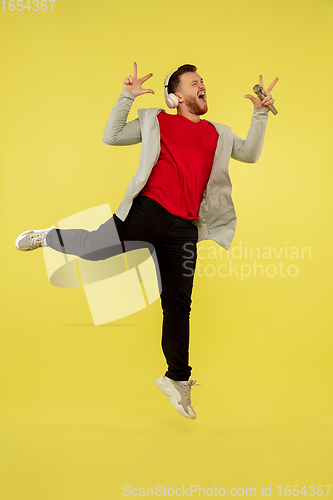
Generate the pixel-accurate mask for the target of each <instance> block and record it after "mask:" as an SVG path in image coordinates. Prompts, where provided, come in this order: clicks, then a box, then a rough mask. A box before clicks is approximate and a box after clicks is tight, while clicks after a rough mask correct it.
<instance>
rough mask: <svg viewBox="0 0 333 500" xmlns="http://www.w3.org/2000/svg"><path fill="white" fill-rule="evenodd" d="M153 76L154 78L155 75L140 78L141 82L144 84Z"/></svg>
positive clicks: (150, 74)
mask: <svg viewBox="0 0 333 500" xmlns="http://www.w3.org/2000/svg"><path fill="white" fill-rule="evenodd" d="M152 76H153V73H149V75H146V76H143V77H142V78H140V82H141V83H144V82H146V81H147V80H149V78H151V77H152Z"/></svg>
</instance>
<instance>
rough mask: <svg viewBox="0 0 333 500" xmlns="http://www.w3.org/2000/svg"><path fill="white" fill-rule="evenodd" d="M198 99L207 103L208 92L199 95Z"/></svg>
mask: <svg viewBox="0 0 333 500" xmlns="http://www.w3.org/2000/svg"><path fill="white" fill-rule="evenodd" d="M198 97H199V99H200V100H201V101H203V102H206V92H204V91H201V92H200V93H199V94H198Z"/></svg>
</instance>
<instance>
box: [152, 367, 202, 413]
mask: <svg viewBox="0 0 333 500" xmlns="http://www.w3.org/2000/svg"><path fill="white" fill-rule="evenodd" d="M156 384H157V387H158V388H159V389H160V390H161V391H162V392H163V394H165V396H166V397H167V398H168V399H170V401H171V403H172V404H173V406H174V408H175V409H176V410H177V411H178V412H179V413H180V414H181V415H183V416H184V417H187V418H192V419H194V418H196V416H197V415H196V413H195V411H194V410H193V408H192V405H191V389H192V385H199V384H196V380H185V381H184V382H183V381H181V382H179V381H177V380H172V379H171V378H169V377H166V376H165V375H164V376H163V377H159V378H158V379H156Z"/></svg>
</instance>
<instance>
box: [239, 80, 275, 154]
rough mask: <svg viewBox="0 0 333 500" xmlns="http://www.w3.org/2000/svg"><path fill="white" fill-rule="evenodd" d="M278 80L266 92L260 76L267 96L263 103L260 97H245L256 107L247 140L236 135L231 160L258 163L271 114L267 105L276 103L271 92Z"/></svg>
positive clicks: (260, 82)
mask: <svg viewBox="0 0 333 500" xmlns="http://www.w3.org/2000/svg"><path fill="white" fill-rule="evenodd" d="M278 79H279V78H275V79H274V80H273V82H272V83H271V84H270V86H269V87H268V89H267V91H266V90H265V87H264V82H263V78H262V75H260V76H259V84H260V85H261V86H262V87H263V89H264V91H265V94H266V97H265V99H264V100H263V101H261V99H260V98H259V97H254V96H252V95H250V94H246V95H245V96H244V97H246V98H247V99H250V100H251V101H252V103H253V106H254V110H253V116H252V121H251V125H250V129H249V132H248V134H247V137H246V139H245V140H244V139H241V138H240V137H238V136H237V135H235V134H234V143H233V149H232V153H231V158H233V159H235V160H239V161H243V162H246V163H255V162H256V161H258V159H259V157H260V154H261V151H262V147H263V144H264V137H265V131H266V125H267V119H268V113H269V109H268V107H267V105H268V104H273V103H274V99H273V97H272V95H271V93H270V92H271V90H272V89H273V87H274V85H275V84H276V82H277V81H278Z"/></svg>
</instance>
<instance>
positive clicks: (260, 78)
mask: <svg viewBox="0 0 333 500" xmlns="http://www.w3.org/2000/svg"><path fill="white" fill-rule="evenodd" d="M259 85H260V86H261V87H262V88H263V89H264V91H265V87H264V79H263V77H262V75H259ZM265 94H266V91H265Z"/></svg>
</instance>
